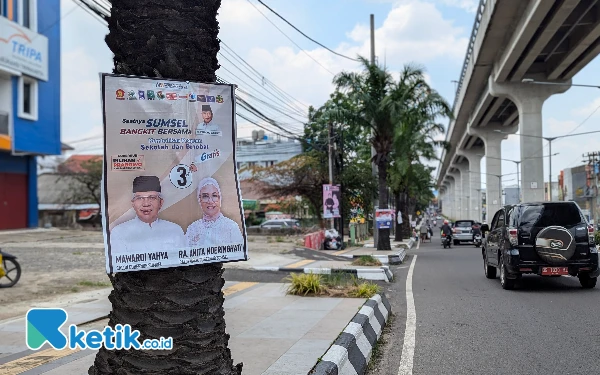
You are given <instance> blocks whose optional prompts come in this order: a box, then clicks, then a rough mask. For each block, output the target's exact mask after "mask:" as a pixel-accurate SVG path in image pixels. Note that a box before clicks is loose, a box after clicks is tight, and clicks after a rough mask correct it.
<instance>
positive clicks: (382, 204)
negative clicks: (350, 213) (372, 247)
mask: <svg viewBox="0 0 600 375" xmlns="http://www.w3.org/2000/svg"><path fill="white" fill-rule="evenodd" d="M382 159H383V158H382ZM377 164H378V165H377V171H378V177H379V208H388V190H387V163H385V162H384V161H380V162H379V163H377ZM391 249H392V245H391V244H390V230H389V229H383V228H382V229H379V238H378V239H377V250H391Z"/></svg>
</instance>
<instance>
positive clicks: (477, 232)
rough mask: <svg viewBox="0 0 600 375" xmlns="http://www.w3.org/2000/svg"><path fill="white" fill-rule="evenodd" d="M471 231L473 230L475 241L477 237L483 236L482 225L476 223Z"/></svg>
mask: <svg viewBox="0 0 600 375" xmlns="http://www.w3.org/2000/svg"><path fill="white" fill-rule="evenodd" d="M471 229H472V230H473V241H475V236H476V235H479V236H481V223H478V222H475V223H474V224H473V225H472V226H471Z"/></svg>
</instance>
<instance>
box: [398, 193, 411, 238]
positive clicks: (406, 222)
mask: <svg viewBox="0 0 600 375" xmlns="http://www.w3.org/2000/svg"><path fill="white" fill-rule="evenodd" d="M407 190H408V189H407V187H404V191H403V192H402V206H401V207H402V208H401V210H402V233H403V235H404V236H406V238H410V237H411V236H412V230H411V226H410V218H409V217H408V214H409V212H411V211H409V206H408V192H407Z"/></svg>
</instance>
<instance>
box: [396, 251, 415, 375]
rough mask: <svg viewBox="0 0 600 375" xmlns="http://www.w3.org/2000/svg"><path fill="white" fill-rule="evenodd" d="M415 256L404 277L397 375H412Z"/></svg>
mask: <svg viewBox="0 0 600 375" xmlns="http://www.w3.org/2000/svg"><path fill="white" fill-rule="evenodd" d="M416 261H417V255H416V254H415V255H414V257H413V260H412V263H411V264H410V268H409V269H408V275H407V276H406V328H405V329H404V345H402V358H401V359H400V368H399V369H398V375H412V370H413V358H414V356H415V333H416V330H417V312H416V310H415V299H414V297H413V292H412V277H413V271H414V269H415V262H416Z"/></svg>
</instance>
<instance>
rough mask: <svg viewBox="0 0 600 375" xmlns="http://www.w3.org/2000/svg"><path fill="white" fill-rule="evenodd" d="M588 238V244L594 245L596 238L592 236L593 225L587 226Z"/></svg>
mask: <svg viewBox="0 0 600 375" xmlns="http://www.w3.org/2000/svg"><path fill="white" fill-rule="evenodd" d="M588 240H589V241H590V245H594V243H595V242H596V239H595V238H594V227H593V226H591V225H590V226H588Z"/></svg>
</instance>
